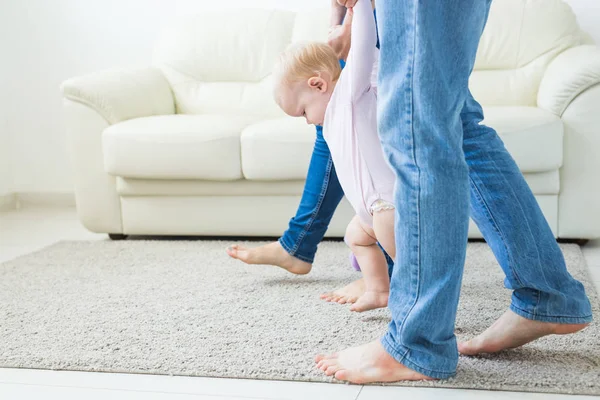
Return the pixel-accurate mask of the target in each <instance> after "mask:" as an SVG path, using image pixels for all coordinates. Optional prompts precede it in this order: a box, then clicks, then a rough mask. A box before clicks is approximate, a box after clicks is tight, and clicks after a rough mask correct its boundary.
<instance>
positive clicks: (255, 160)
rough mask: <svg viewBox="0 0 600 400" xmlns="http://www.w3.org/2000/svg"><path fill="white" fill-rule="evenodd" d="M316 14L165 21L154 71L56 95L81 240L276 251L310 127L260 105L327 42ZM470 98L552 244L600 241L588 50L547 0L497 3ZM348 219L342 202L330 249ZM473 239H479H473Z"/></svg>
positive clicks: (599, 143)
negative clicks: (193, 240) (295, 53)
mask: <svg viewBox="0 0 600 400" xmlns="http://www.w3.org/2000/svg"><path fill="white" fill-rule="evenodd" d="M328 15H329V11H328V10H327V9H322V10H307V11H303V12H298V13H295V12H291V11H284V10H257V9H254V10H236V11H231V10H228V11H223V12H219V11H210V12H206V13H205V14H202V15H197V16H193V17H186V18H183V19H180V20H177V21H174V22H173V23H172V24H171V25H169V26H168V27H166V28H165V29H164V31H163V33H162V35H161V37H160V40H159V41H158V44H157V45H156V51H155V54H154V61H153V66H152V67H148V68H143V69H136V70H112V71H104V72H98V73H95V74H92V75H88V76H83V77H77V78H73V79H70V80H68V81H66V82H65V83H64V84H63V85H62V91H63V95H64V109H65V112H66V123H67V129H68V143H69V147H70V154H71V157H72V163H73V170H74V176H75V190H76V200H77V209H78V213H79V218H80V219H81V221H82V223H83V224H84V225H85V226H86V227H87V228H88V229H89V230H91V231H94V232H105V233H110V234H114V235H112V236H113V237H114V238H116V237H119V234H124V235H127V234H137V235H211V236H214V235H219V236H220V235H224V236H227V235H231V236H246V235H247V236H278V235H280V234H281V233H282V232H283V231H284V230H285V229H286V227H287V223H288V220H289V218H290V217H292V216H293V215H294V213H295V211H296V208H297V206H298V203H299V200H300V196H301V193H302V189H303V185H304V179H305V177H306V172H307V167H308V163H309V159H310V155H311V152H312V147H313V143H314V139H315V133H314V127H312V126H307V125H306V123H305V122H304V120H303V119H293V118H290V117H287V116H285V115H284V114H283V113H282V112H281V111H280V110H279V109H278V108H277V106H276V105H275V103H274V101H273V99H272V92H271V81H270V72H271V68H272V65H273V64H274V62H275V59H276V57H277V55H278V54H279V53H280V52H281V51H282V50H283V49H284V48H285V47H286V46H287V45H288V44H289V43H290V42H294V41H298V40H325V38H326V34H327V29H328ZM470 83H471V85H470V86H471V90H472V92H473V94H474V96H475V98H476V99H478V100H479V101H480V102H481V103H482V105H483V106H484V109H485V115H486V121H485V122H486V123H487V124H489V125H490V126H492V127H494V128H495V129H496V130H497V131H498V132H499V133H500V135H501V137H502V138H503V140H504V142H505V143H506V146H507V148H508V149H509V151H510V152H511V153H512V155H513V156H514V158H515V159H516V161H517V163H518V164H519V166H520V168H521V170H522V171H523V173H524V175H525V177H526V179H527V181H528V182H529V184H530V186H531V188H532V190H533V192H534V193H535V194H536V197H537V199H538V201H539V204H540V206H541V207H542V209H543V211H544V214H545V215H546V217H547V220H548V222H549V223H550V226H551V227H552V230H553V231H554V233H555V235H556V236H557V237H559V238H566V239H568V238H578V239H590V238H596V237H600V185H599V183H600V181H599V178H598V175H599V172H600V48H598V47H596V46H595V45H593V44H592V43H591V39H589V37H588V36H587V35H586V34H584V33H583V32H581V31H580V29H579V27H578V25H577V23H576V20H575V16H574V15H573V13H572V11H571V10H570V8H569V7H568V6H567V5H566V4H565V3H563V2H561V1H559V0H495V1H494V2H493V5H492V10H491V13H490V18H489V21H488V24H487V27H486V30H485V33H484V35H483V37H482V39H481V44H480V47H479V51H478V55H477V60H476V65H475V70H474V72H473V74H472V77H471V82H470ZM351 216H352V210H351V208H350V206H349V205H348V204H347V203H346V202H345V201H344V202H343V203H342V204H341V205H340V207H339V208H338V211H337V213H336V215H335V217H334V219H333V221H332V224H331V226H330V229H329V231H328V236H342V235H343V233H344V229H345V226H346V223H347V222H348V221H349V219H350V217H351ZM470 236H471V237H478V236H480V234H479V232H478V231H477V229H476V228H475V227H474V226H472V227H471V230H470Z"/></svg>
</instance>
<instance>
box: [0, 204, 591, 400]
mask: <svg viewBox="0 0 600 400" xmlns="http://www.w3.org/2000/svg"><path fill="white" fill-rule="evenodd" d="M106 239H107V238H106V235H98V234H93V233H90V232H88V231H86V230H85V228H83V227H82V226H81V225H80V224H79V222H78V221H77V217H76V214H75V210H74V209H72V208H60V207H25V208H24V209H21V210H16V211H6V212H0V262H3V261H7V260H10V259H12V258H14V257H18V256H20V255H22V254H26V253H29V252H31V251H34V250H37V249H40V248H42V247H44V246H47V245H50V244H52V243H54V242H56V241H59V240H106ZM584 253H585V256H586V259H587V262H588V266H589V269H590V273H591V275H592V279H593V280H594V283H595V285H596V288H597V289H598V290H600V241H594V242H590V243H589V244H588V245H586V246H585V247H584ZM107 397H110V398H111V399H112V400H120V399H133V400H136V399H152V400H163V399H171V398H175V399H181V400H188V399H189V400H242V399H246V400H247V399H269V400H305V399H311V400H321V399H322V400H392V399H415V400H425V399H438V398H440V397H444V398H447V399H461V400H463V399H464V400H470V399H478V400H479V399H481V400H487V399H532V400H533V399H536V400H538V399H539V400H542V399H544V400H546V399H547V400H563V399H583V398H595V397H591V396H567V395H548V394H533V393H516V392H493V391H478V390H460V389H425V388H399V387H377V386H359V385H342V384H323V383H306V382H280V381H258V380H239V379H212V378H190V377H174V376H153V375H130V374H108V373H91V372H68V371H46V370H19V369H2V368H0V399H30V398H44V399H81V398H86V399H105V398H107ZM598 398H600V397H598Z"/></svg>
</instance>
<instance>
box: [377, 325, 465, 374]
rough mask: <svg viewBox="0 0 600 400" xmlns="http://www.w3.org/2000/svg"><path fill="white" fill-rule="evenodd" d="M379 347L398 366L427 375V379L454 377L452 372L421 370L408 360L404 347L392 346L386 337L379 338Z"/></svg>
mask: <svg viewBox="0 0 600 400" xmlns="http://www.w3.org/2000/svg"><path fill="white" fill-rule="evenodd" d="M381 345H382V346H383V349H384V350H385V351H386V352H387V353H388V354H389V355H391V356H392V357H394V359H395V360H396V361H398V362H399V363H400V364H402V365H404V366H405V367H407V368H410V369H412V370H413V371H416V372H418V373H420V374H423V375H427V376H428V377H430V378H434V379H448V378H451V377H453V376H454V375H456V371H452V372H443V371H435V370H432V369H428V368H423V367H421V366H420V365H418V364H415V363H414V362H413V361H411V360H410V359H409V358H408V349H406V348H404V346H397V345H396V346H394V345H392V344H391V343H390V339H389V338H388V335H386V336H384V337H382V338H381ZM397 347H400V348H401V349H402V351H398V350H397Z"/></svg>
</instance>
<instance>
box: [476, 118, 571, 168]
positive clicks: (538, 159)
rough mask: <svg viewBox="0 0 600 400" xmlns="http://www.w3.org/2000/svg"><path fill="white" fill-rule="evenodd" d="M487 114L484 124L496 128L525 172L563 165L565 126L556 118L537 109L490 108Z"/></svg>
mask: <svg viewBox="0 0 600 400" xmlns="http://www.w3.org/2000/svg"><path fill="white" fill-rule="evenodd" d="M484 115H485V120H484V121H483V123H484V124H486V125H488V126H491V127H492V128H494V129H496V131H497V132H498V134H499V135H500V137H501V138H502V140H503V141H504V144H505V146H506V148H507V149H508V151H509V152H510V154H511V155H512V156H513V158H514V159H515V161H516V162H517V164H518V165H519V168H520V169H521V171H523V172H544V171H552V170H555V169H558V168H559V167H560V166H561V165H562V155H563V145H562V142H563V124H562V121H561V120H560V118H558V117H557V116H556V115H554V114H552V113H550V112H548V111H544V110H542V109H540V108H537V107H486V108H485V109H484ZM540 143H543V144H544V146H543V149H542V148H541V147H540V146H539V144H540Z"/></svg>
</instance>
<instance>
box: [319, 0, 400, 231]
mask: <svg viewBox="0 0 600 400" xmlns="http://www.w3.org/2000/svg"><path fill="white" fill-rule="evenodd" d="M376 43H377V31H376V28H375V19H374V18H373V11H372V9H371V2H370V1H365V0H359V1H358V3H357V4H356V5H355V7H354V19H353V21H352V44H351V47H350V53H349V55H348V60H347V62H346V66H345V68H344V69H343V70H342V74H341V75H340V77H339V79H338V82H337V84H336V86H335V89H334V91H333V94H332V95H331V99H330V101H329V104H328V106H327V111H326V112H325V121H324V122H323V137H324V138H325V141H326V142H327V145H328V146H329V150H330V152H331V157H332V159H333V164H334V165H335V171H336V173H337V176H338V179H339V181H340V184H341V185H342V189H343V190H344V194H345V195H346V198H347V199H348V201H349V202H350V204H351V205H352V207H353V208H354V210H355V212H356V214H357V215H358V216H359V218H360V219H361V220H362V221H363V222H364V223H366V224H368V225H370V226H372V225H373V215H372V207H373V205H374V204H375V203H377V202H378V201H379V200H383V201H384V202H386V203H389V204H394V196H393V195H394V183H395V180H396V178H395V175H394V172H393V170H392V169H391V167H390V166H389V164H388V162H387V161H386V159H385V156H384V154H383V150H382V148H381V142H380V141H379V135H378V134H377V86H376V77H377V61H378V56H379V50H378V49H377V47H375V45H376Z"/></svg>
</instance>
